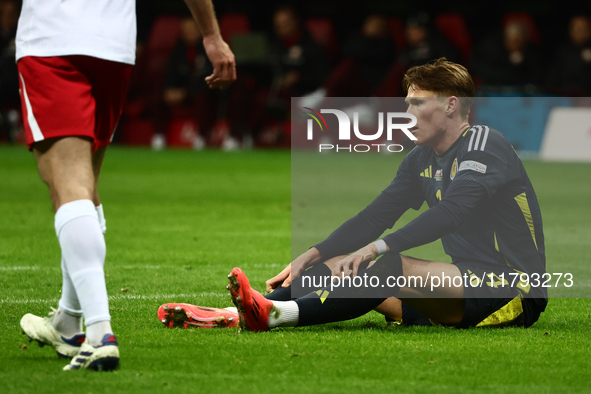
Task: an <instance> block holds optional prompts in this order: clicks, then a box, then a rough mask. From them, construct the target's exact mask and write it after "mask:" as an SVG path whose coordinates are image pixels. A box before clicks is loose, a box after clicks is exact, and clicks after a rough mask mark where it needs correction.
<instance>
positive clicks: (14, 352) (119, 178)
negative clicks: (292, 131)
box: [0, 146, 591, 393]
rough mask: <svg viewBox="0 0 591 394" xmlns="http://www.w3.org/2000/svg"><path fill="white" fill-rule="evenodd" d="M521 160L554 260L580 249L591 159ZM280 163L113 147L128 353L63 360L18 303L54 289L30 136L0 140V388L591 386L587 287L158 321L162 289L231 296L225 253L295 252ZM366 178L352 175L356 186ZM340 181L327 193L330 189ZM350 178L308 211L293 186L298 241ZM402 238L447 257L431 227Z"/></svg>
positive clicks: (116, 244) (328, 217)
mask: <svg viewBox="0 0 591 394" xmlns="http://www.w3.org/2000/svg"><path fill="white" fill-rule="evenodd" d="M400 159H401V156H396V155H394V156H389V157H385V156H380V157H378V158H377V159H375V160H378V161H382V162H383V163H386V162H388V163H392V164H391V167H390V168H391V171H385V170H383V174H379V176H380V177H382V180H383V179H388V180H387V181H386V182H388V181H389V178H392V176H393V174H394V172H395V169H396V168H397V166H398V163H399V161H400ZM338 160H339V159H337V161H338ZM302 165H303V164H302ZM295 167H296V168H305V167H300V164H297V163H296V165H295ZM526 167H527V169H528V172H529V173H530V177H531V178H532V182H533V183H534V186H535V188H536V191H537V193H538V197H539V199H540V204H541V206H542V213H543V215H544V220H545V222H544V225H545V234H546V247H547V255H548V261H549V264H550V261H553V262H558V263H559V264H562V265H560V267H563V268H564V269H567V268H569V267H571V268H573V269H575V268H577V267H578V266H581V265H586V264H587V263H588V261H589V254H590V252H589V239H591V223H590V222H589V218H590V217H591V215H590V213H591V212H590V211H591V207H590V206H589V203H588V201H589V198H588V196H589V195H591V182H589V180H590V179H589V178H590V176H589V173H590V170H591V166H589V165H581V164H548V163H539V162H527V163H526ZM312 168H314V167H312ZM315 168H318V167H315ZM353 170H354V169H351V171H353ZM289 174H290V155H289V152H274V151H253V152H243V153H236V154H224V153H223V152H202V153H194V152H189V151H164V152H158V153H155V152H151V151H147V150H134V149H122V148H113V149H111V150H110V151H109V152H108V153H107V158H106V160H105V164H104V168H103V178H102V180H101V196H102V198H103V202H104V204H105V213H106V217H107V226H108V232H107V235H106V239H107V248H108V254H107V264H106V268H105V269H106V274H107V286H108V288H109V293H110V296H111V301H110V307H111V313H112V318H113V327H114V329H115V331H116V334H117V338H118V340H119V342H120V345H121V346H120V350H121V356H122V360H121V369H120V370H118V371H115V372H113V373H92V372H90V371H71V372H62V371H61V368H62V367H63V366H64V365H65V361H64V360H60V359H58V358H57V357H56V355H55V352H54V351H53V350H52V349H49V348H43V349H39V348H38V347H37V345H36V344H35V343H33V344H29V343H28V342H27V341H26V337H25V336H23V335H22V334H21V333H20V328H19V325H18V323H19V320H20V318H21V316H22V315H23V314H25V313H28V312H29V313H34V314H38V315H46V313H47V312H48V311H49V307H50V306H57V299H58V298H59V289H60V286H61V273H60V269H59V246H58V244H57V242H56V240H55V234H54V231H53V213H52V211H51V208H50V204H49V198H48V193H47V191H46V189H45V186H44V185H43V184H42V183H41V181H40V180H39V179H38V175H37V173H36V168H35V164H34V161H33V158H32V155H31V154H30V153H28V152H27V151H26V149H25V148H23V147H16V148H15V147H6V146H0V288H1V292H0V305H1V308H0V329H1V330H2V334H3V335H2V336H1V337H0V354H1V355H2V356H1V359H0V382H1V383H0V391H2V392H10V393H19V392H29V393H42V392H73V393H74V392H75V393H80V392H85V393H103V392H105V393H106V392H109V393H113V392H125V393H130V392H140V391H142V392H168V391H176V392H178V391H179V390H182V391H209V392H273V393H277V392H314V393H323V392H344V391H347V392H372V391H373V392H413V391H427V390H428V391H434V390H435V391H444V392H452V391H453V392H481V391H489V392H532V391H536V392H586V391H589V390H590V389H589V381H590V380H591V372H589V371H591V363H590V362H589V349H590V348H591V335H590V334H591V302H590V301H589V300H588V299H552V300H551V301H550V304H549V307H548V309H547V311H546V312H545V313H544V314H542V317H541V319H540V321H539V322H538V323H536V324H535V325H534V326H533V327H532V328H530V329H527V330H524V329H521V328H506V329H475V330H454V329H442V328H412V327H389V326H386V325H385V323H384V320H383V318H382V317H381V315H378V314H377V313H375V312H372V313H370V314H368V315H366V316H363V317H361V318H359V319H356V320H352V321H349V322H342V323H338V324H331V325H326V326H318V327H307V328H296V329H279V330H274V331H273V332H269V333H258V334H254V333H247V332H246V333H244V332H243V333H240V334H239V333H238V330H237V329H226V330H199V329H196V330H180V329H174V330H170V329H166V328H164V327H163V325H162V324H161V323H160V322H159V321H158V319H157V317H156V309H157V308H158V306H159V305H160V304H162V303H165V302H189V303H195V304H199V305H207V306H215V307H224V306H227V305H228V303H229V295H228V293H227V291H226V290H225V285H226V284H227V279H226V275H227V274H228V272H229V271H230V270H231V268H232V267H234V266H240V267H242V268H243V269H244V271H245V272H246V273H247V275H249V277H250V279H251V282H252V283H253V285H254V286H255V288H258V289H259V290H262V289H263V288H264V281H265V280H266V279H268V278H269V277H271V276H272V275H274V274H276V273H277V272H278V271H279V270H280V269H281V268H283V266H284V265H285V264H286V262H288V261H289V259H290V222H291V214H290V211H291V206H292V204H290V177H289ZM295 176H296V178H297V174H295ZM316 179H317V181H318V180H319V178H318V177H317V178H316ZM297 182H298V181H297V179H296V181H295V183H294V185H297ZM365 182H366V181H365V180H360V183H359V184H358V185H359V188H362V187H363V186H364V185H365ZM338 185H339V183H338V182H335V183H334V185H330V188H328V189H327V190H330V191H327V192H326V193H328V194H323V195H324V196H332V194H331V193H333V191H334V190H335V188H338ZM325 186H326V185H323V184H322V183H320V184H318V185H317V187H318V190H320V188H321V187H325ZM354 189H355V188H354ZM308 190H310V189H308ZM312 190H314V189H312ZM304 194H306V193H304ZM312 194H313V193H312ZM353 194H354V193H348V194H346V195H345V194H338V193H335V199H334V200H333V201H334V203H333V204H332V206H333V208H332V209H333V212H332V213H331V212H325V216H324V217H320V218H317V219H315V220H316V221H315V222H313V218H312V216H313V215H310V214H309V213H307V212H306V209H308V207H310V210H311V211H313V209H312V208H314V207H315V206H316V205H315V203H314V201H309V200H305V199H302V198H303V197H302V196H303V194H302V193H298V192H297V191H295V190H294V197H293V201H292V203H293V207H294V212H293V223H292V224H293V226H294V227H293V229H294V233H295V234H296V235H301V237H296V239H295V240H294V245H295V248H296V249H300V248H302V247H304V248H305V247H306V246H309V245H310V242H317V241H318V240H319V239H322V237H324V236H326V235H327V231H330V230H332V229H333V228H334V226H335V225H338V224H339V223H337V222H338V221H339V220H341V219H345V218H347V217H349V216H350V215H352V214H354V213H355V212H356V211H358V210H359V209H361V208H362V207H363V206H365V205H364V204H367V203H368V202H369V201H371V197H372V196H375V195H376V194H377V191H376V190H366V191H365V192H363V193H359V195H358V196H355V195H353ZM308 195H309V194H308ZM368 198H369V201H368ZM360 203H361V206H360V205H359V204H360ZM351 209H352V210H353V211H350V210H351ZM343 210H347V211H346V212H344V213H341V212H342V211H343ZM339 215H344V216H339ZM413 215H416V213H414V212H413V213H410V215H409V216H405V217H404V218H403V221H408V220H410V219H411V218H412V217H413ZM304 220H309V221H310V222H311V223H314V225H313V226H312V225H309V224H307V222H306V223H303V221H304ZM298 229H299V230H298ZM306 237H308V238H306ZM299 252H300V250H294V253H299ZM409 254H412V255H415V256H417V257H423V258H431V259H442V260H444V261H447V259H446V257H445V255H444V254H443V252H442V250H441V246H440V244H439V243H434V244H431V245H426V246H425V247H423V248H419V249H417V250H413V251H412V253H409ZM583 273H584V272H583ZM575 278H576V277H575ZM25 346H26V348H25Z"/></svg>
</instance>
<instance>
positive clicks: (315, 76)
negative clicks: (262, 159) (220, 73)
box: [249, 5, 330, 146]
mask: <svg viewBox="0 0 591 394" xmlns="http://www.w3.org/2000/svg"><path fill="white" fill-rule="evenodd" d="M273 30H274V36H273V39H272V42H271V58H272V68H273V74H274V77H273V81H272V82H271V86H269V87H267V88H262V89H259V91H258V93H257V94H256V98H255V100H254V105H252V111H251V114H250V122H249V123H250V126H251V130H253V133H254V134H255V138H256V139H257V141H256V143H257V144H258V145H261V146H270V145H275V144H277V143H279V140H280V138H282V136H281V135H280V134H281V127H282V126H279V125H282V124H284V122H285V121H286V120H288V119H289V111H290V108H291V98H292V97H300V96H303V95H305V94H307V93H310V92H313V91H315V90H317V89H318V88H319V86H320V84H321V83H322V82H323V81H324V80H325V79H326V77H327V75H328V73H329V71H330V67H329V63H328V60H327V57H326V53H325V52H324V50H323V49H322V48H321V47H320V46H319V45H318V44H317V43H316V42H315V41H314V40H313V39H312V38H311V37H310V35H309V34H308V33H307V32H306V31H305V30H304V29H303V27H302V23H301V20H300V17H299V15H298V14H297V12H296V10H295V9H294V8H293V7H291V6H287V5H283V6H279V7H278V8H277V9H276V10H275V12H274V13H273Z"/></svg>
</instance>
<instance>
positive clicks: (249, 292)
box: [228, 268, 273, 332]
mask: <svg viewBox="0 0 591 394" xmlns="http://www.w3.org/2000/svg"><path fill="white" fill-rule="evenodd" d="M228 278H229V279H230V283H229V284H228V290H230V294H231V295H232V302H234V305H236V308H237V309H238V315H239V316H240V327H241V328H243V329H245V330H249V331H255V332H257V331H269V313H271V308H273V302H271V301H270V300H268V299H266V298H265V297H263V295H262V294H261V293H259V292H258V291H256V290H254V289H253V288H251V287H250V282H249V281H248V278H247V277H246V275H244V272H242V270H241V269H240V268H234V269H233V270H232V272H230V275H228Z"/></svg>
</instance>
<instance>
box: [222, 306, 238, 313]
mask: <svg viewBox="0 0 591 394" xmlns="http://www.w3.org/2000/svg"><path fill="white" fill-rule="evenodd" d="M224 309H227V310H229V311H230V312H234V313H238V308H236V307H235V306H229V307H227V308H224Z"/></svg>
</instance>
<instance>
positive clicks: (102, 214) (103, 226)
mask: <svg viewBox="0 0 591 394" xmlns="http://www.w3.org/2000/svg"><path fill="white" fill-rule="evenodd" d="M96 213H97V215H98V220H99V225H100V226H101V230H102V232H103V234H104V233H106V232H107V221H106V220H105V211H103V204H101V205H99V206H98V207H96Z"/></svg>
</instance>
